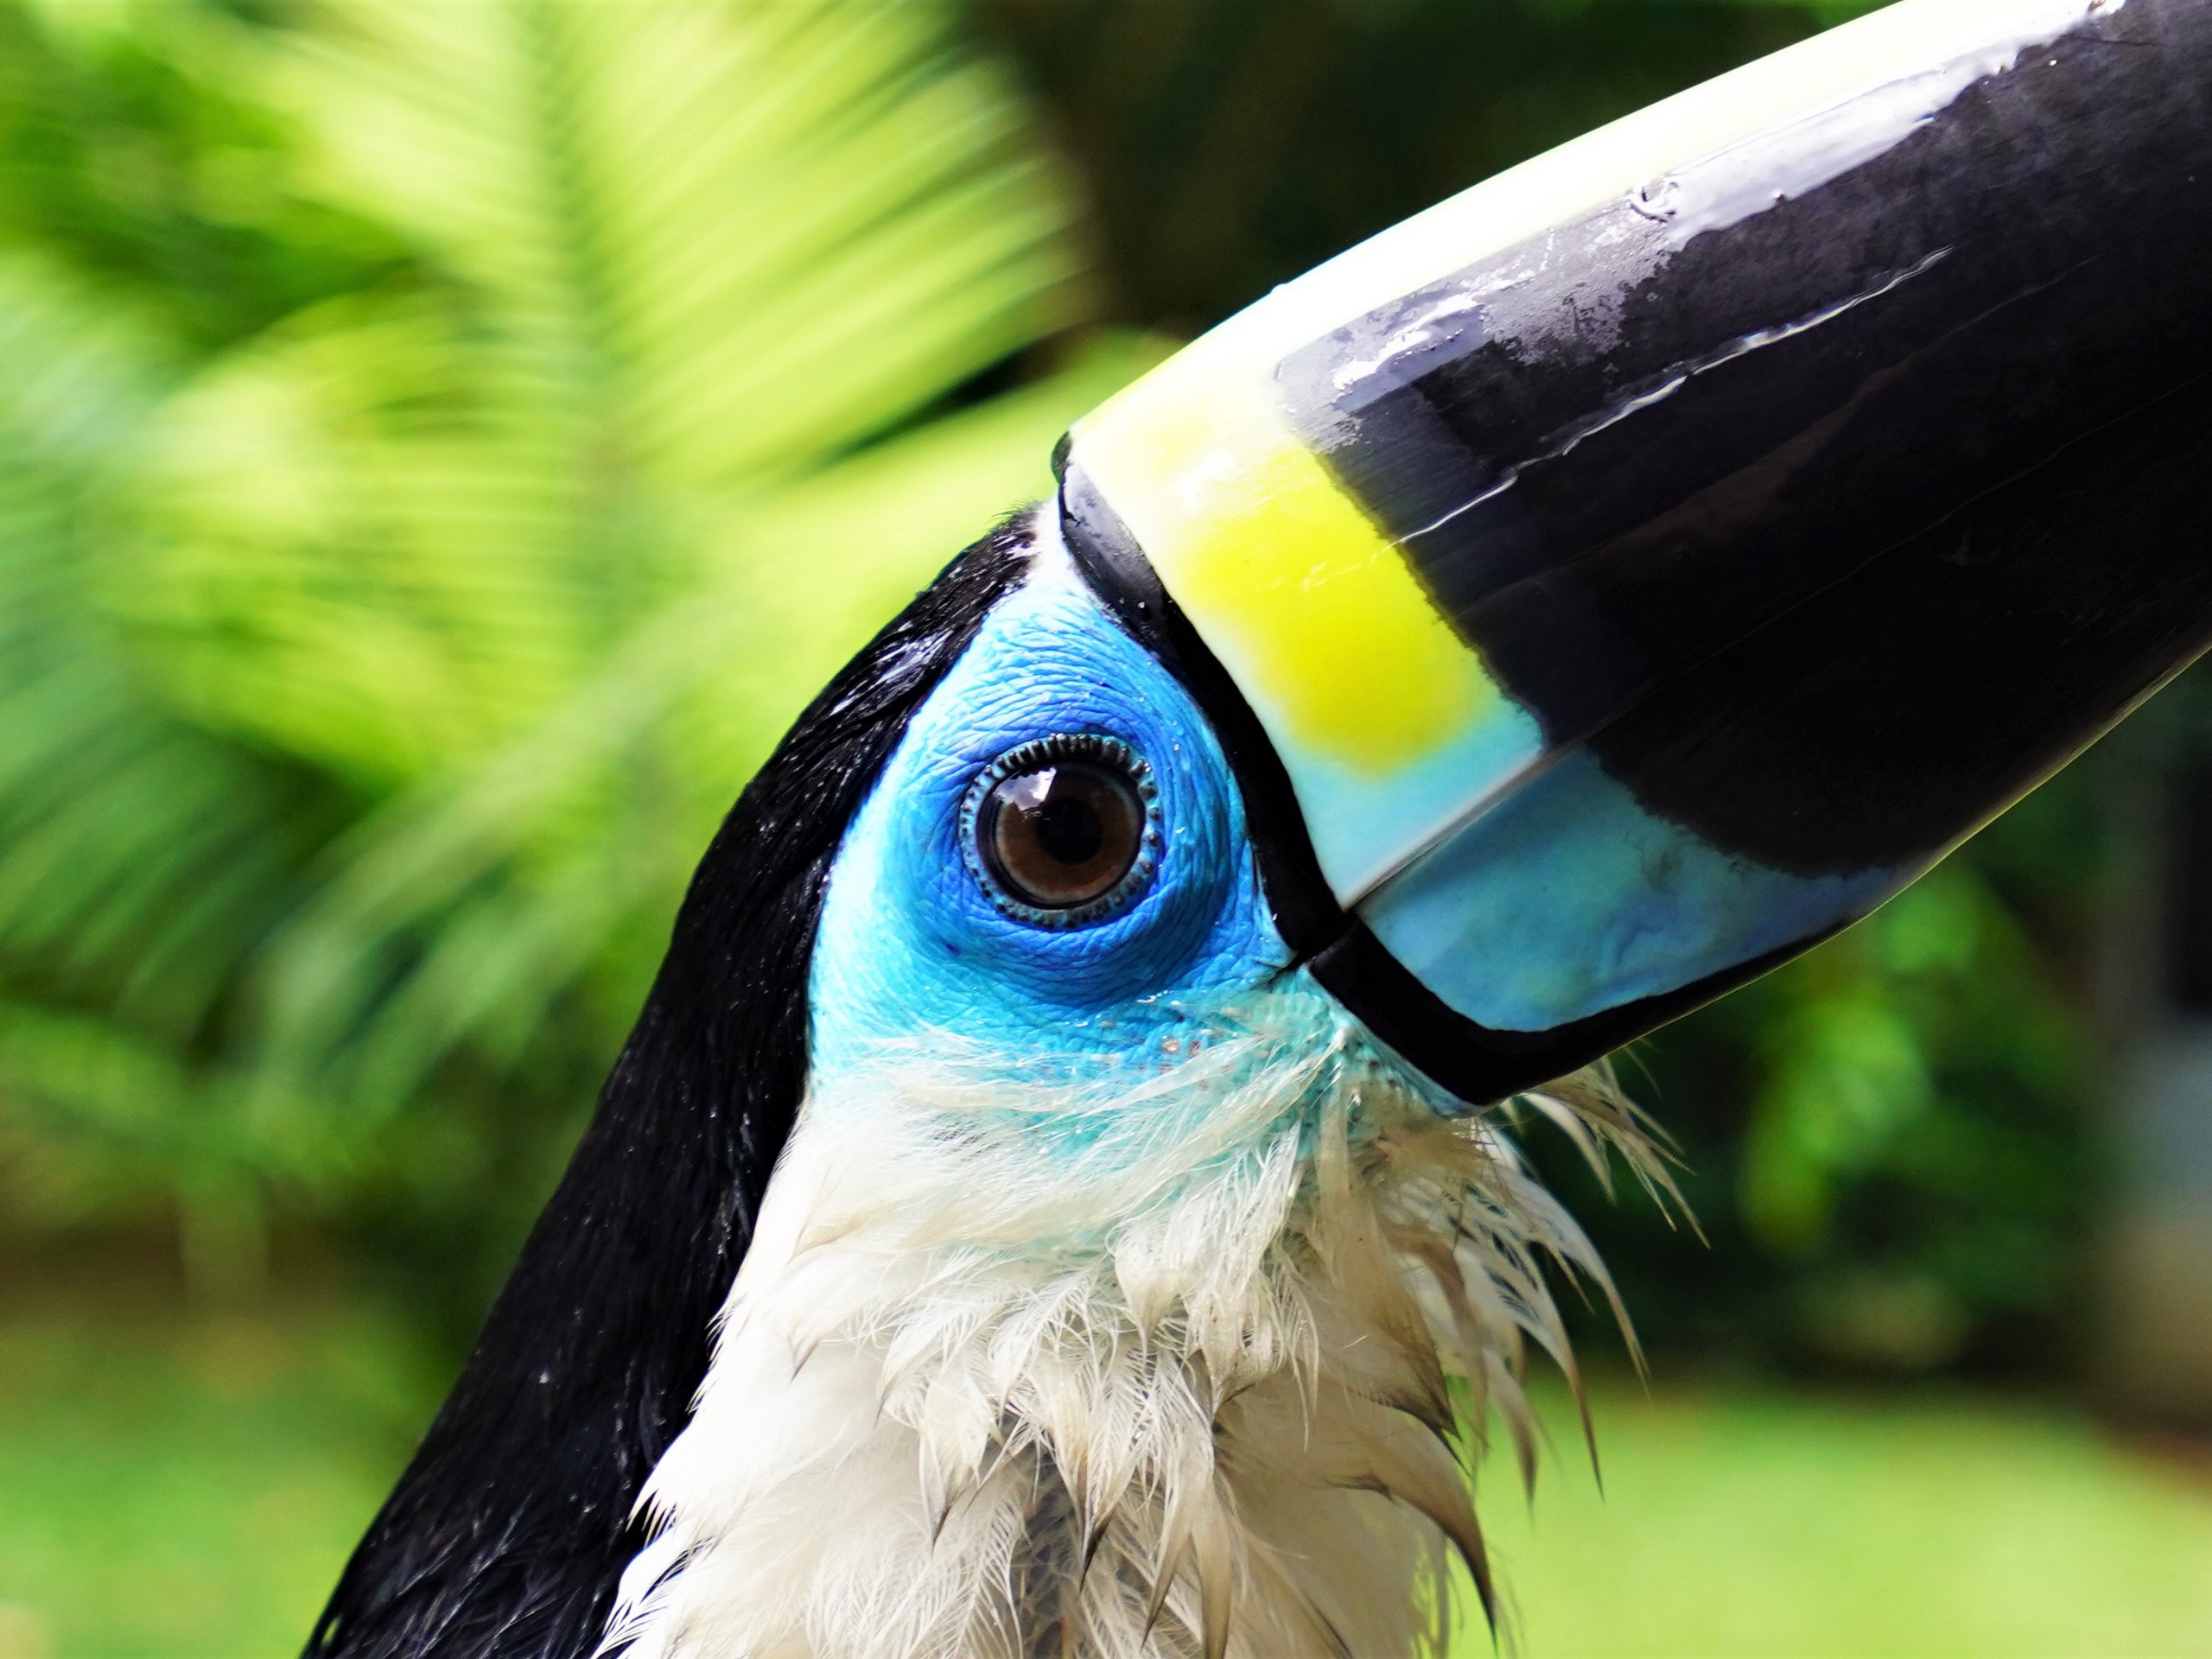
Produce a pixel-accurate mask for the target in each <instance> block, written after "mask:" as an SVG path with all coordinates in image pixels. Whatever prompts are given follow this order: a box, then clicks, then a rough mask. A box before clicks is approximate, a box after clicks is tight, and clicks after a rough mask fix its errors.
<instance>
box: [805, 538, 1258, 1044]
mask: <svg viewBox="0 0 2212 1659" xmlns="http://www.w3.org/2000/svg"><path fill="white" fill-rule="evenodd" d="M1048 536H1049V532H1048ZM1080 733H1093V734H1101V735H1104V736H1108V737H1114V738H1118V739H1120V740H1121V741H1123V742H1125V743H1127V744H1128V745H1129V746H1130V747H1132V748H1133V749H1135V751H1136V752H1137V753H1139V754H1141V755H1142V756H1143V757H1144V759H1145V760H1147V762H1148V763H1149V764H1150V766H1151V768H1152V779H1153V784H1154V788H1155V789H1156V791H1157V792H1158V798H1157V803H1156V807H1155V812H1156V817H1155V823H1157V825H1158V828H1159V829H1160V853H1159V862H1158V867H1157V868H1156V870H1155V872H1154V874H1153V876H1152V879H1151V880H1150V881H1149V882H1148V883H1147V885H1146V886H1145V887H1143V889H1142V890H1141V892H1139V893H1136V894H1135V896H1134V897H1133V898H1132V899H1130V900H1129V901H1128V903H1127V904H1125V905H1123V906H1122V907H1121V908H1120V909H1118V910H1116V912H1113V913H1112V914H1110V915H1109V916H1105V917H1103V918H1099V919H1098V920H1096V921H1095V922H1092V923H1090V924H1088V925H1082V926H1077V927H1072V928H1068V929H1065V930H1063V931H1053V930H1050V929H1046V928H1042V927H1039V926H1036V925H1033V924H1031V923H1027V922H1024V921H1021V920H1020V919H1018V918H1015V917H1013V916H1009V915H1007V913H1005V912H1003V911H1001V909H1000V908H999V906H997V905H995V903H994V902H993V901H992V899H991V897H990V895H989V894H988V893H987V892H986V891H985V889H984V887H983V886H982V881H981V880H980V879H979V878H978V877H977V876H976V874H975V873H974V871H973V870H972V869H971V868H970V864H969V860H968V859H967V858H966V857H965V856H964V855H963V848H962V846H961V843H960V818H961V804H962V802H963V799H964V798H965V797H966V795H967V792H968V790H969V785H970V784H971V783H973V781H974V780H975V779H976V775H977V773H979V772H982V770H983V769H984V768H985V767H986V766H988V765H989V764H990V763H991V762H992V761H993V760H996V759H997V758H998V757H999V756H1000V755H1001V754H1004V753H1006V752H1007V750H1009V749H1012V748H1014V747H1017V746H1019V745H1020V744H1023V743H1026V742H1029V741H1033V740H1036V739H1039V738H1046V737H1050V736H1053V735H1055V734H1080ZM1289 963H1290V953H1289V951H1288V950H1287V949H1286V948H1285V946H1284V944H1283V943H1282V940H1281V938H1280V937H1279V936H1278V935H1277V934H1276V932H1275V929H1274V922H1273V920H1272V919H1271V918H1270V917H1269V914H1268V907H1267V905H1266V902H1265V900H1264V899H1263V898H1262V894H1261V890H1260V880H1259V874H1258V871H1257V868H1256V867H1255V862H1254V860H1253V855H1252V849H1251V846H1250V844H1249V842H1248V841H1247V840H1246V837H1245V827H1244V809H1243V803H1242V801H1241V800H1240V798H1238V795H1237V791H1236V785H1235V784H1234V783H1233V781H1232V780H1231V778H1230V770H1229V765H1228V762H1227V760H1225V759H1224V756H1223V754H1222V752H1221V748H1220V746H1219V745H1218V744H1217V742H1216V741H1215V740H1214V735H1213V733H1212V731H1211V728H1209V727H1208V725H1207V723H1206V721H1205V718H1204V717H1203V716H1202V715H1200V714H1199V713H1198V709H1197V708H1196V707H1195V706H1194V705H1193V704H1192V702H1191V700H1190V698H1189V697H1188V696H1186V695H1185V693H1184V691H1183V690H1182V688H1181V687H1180V686H1179V685H1178V684H1177V683H1175V680H1174V679H1173V677H1172V676H1171V675H1169V674H1168V672H1167V671H1166V670H1165V669H1163V668H1162V667H1161V666H1160V664H1159V663H1158V662H1156V661H1155V660H1154V658H1152V657H1151V656H1150V655H1149V654H1148V653H1147V652H1146V651H1145V650H1144V649H1143V648H1142V647H1141V646H1140V645H1137V644H1136V642H1135V640H1133V639H1130V638H1129V637H1128V634H1126V633H1124V632H1122V629H1121V627H1120V626H1119V625H1118V624H1117V623H1116V622H1115V621H1114V620H1113V619H1112V618H1111V617H1110V616H1109V614H1108V613H1107V612H1106V611H1105V609H1104V608H1103V607H1102V606H1101V605H1100V604H1099V603H1098V601H1096V599H1095V598H1094V597H1093V596H1092V595H1091V594H1090V590H1089V589H1088V588H1086V587H1085V586H1084V583H1083V582H1082V579H1081V578H1080V577H1079V576H1077V575H1076V573H1075V571H1074V569H1073V568H1072V567H1071V565H1070V564H1069V563H1068V561H1067V557H1066V555H1065V552H1063V551H1061V550H1059V548H1058V545H1057V543H1055V542H1052V541H1051V540H1049V539H1048V541H1047V543H1046V545H1044V546H1043V547H1041V548H1040V550H1039V553H1038V555H1037V559H1036V563H1035V565H1034V566H1033V569H1032V573H1031V575H1030V576H1029V578H1028V580H1027V582H1026V583H1025V584H1024V585H1023V586H1022V587H1020V588H1017V589H1015V590H1014V592H1013V593H1011V594H1008V595H1007V597H1006V598H1005V599H1004V600H1003V601H1001V602H1000V604H999V607H998V608H997V609H996V610H995V611H994V612H993V613H992V614H991V615H990V616H989V617H988V619H987V620H985V621H984V623H983V626H982V629H981V630H980V632H978V633H977V635H976V639H975V641H974V643H973V644H972V645H969V648H968V651H967V652H966V654H965V655H964V656H963V657H962V658H961V659H960V660H959V662H957V664H954V666H953V668H952V670H951V671H950V672H949V673H948V674H947V675H946V676H945V677H944V682H943V683H941V684H940V685H939V686H938V688H937V690H936V691H935V692H934V693H933V694H932V695H931V697H930V698H929V700H928V701H927V702H925V703H924V704H923V705H922V707H921V709H919V710H918V712H917V714H916V715H915V716H914V719H913V721H912V724H911V725H910V726H909V727H908V728H907V732H906V738H905V740H904V741H902V742H901V743H900V744H899V747H898V749H897V751H896V752H895V753H893V756H892V759H891V761H890V763H889V765H888V766H887V767H886V768H885V770H884V773H883V776H882V777H881V779H879V780H878V782H877V784H876V785H875V788H874V792H873V793H871V794H870V795H869V797H868V800H867V801H866V803H865V804H863V805H862V807H861V810H860V812H859V813H858V814H857V815H856V817H855V819H854V822H853V824H852V827H851V829H849V831H848V832H847V834H846V836H845V842H844V844H843V846H842V848H841V849H839V852H838V855H837V860H836V864H835V865H834V866H833V867H832V868H831V871H830V878H829V891H828V893H827V894H826V895H825V896H824V900H823V911H822V919H821V923H820V926H819V931H818V932H817V936H816V943H815V954H814V965H813V969H812V983H811V1001H812V1007H813V1027H812V1058H813V1065H814V1068H815V1071H816V1073H817V1077H819V1076H821V1075H823V1074H824V1073H832V1072H836V1071H841V1070H842V1069H844V1068H847V1067H849V1066H856V1065H864V1064H866V1063H868V1061H869V1060H871V1059H873V1058H877V1057H880V1056H881V1055H883V1054H884V1053H885V1052H887V1049H896V1048H898V1047H899V1046H902V1045H903V1046H912V1045H916V1044H931V1043H940V1042H943V1041H944V1040H946V1039H952V1040H955V1041H961V1042H962V1043H963V1046H969V1047H972V1048H980V1049H984V1050H988V1051H996V1052H1002V1053H1004V1054H1005V1055H1007V1057H1008V1063H1009V1065H1010V1067H1014V1068H1017V1069H1019V1070H1020V1072H1021V1074H1022V1075H1023V1076H1025V1077H1036V1076H1039V1074H1040V1073H1041V1074H1042V1075H1044V1076H1046V1077H1055V1078H1065V1079H1066V1080H1070V1081H1076V1080H1080V1079H1083V1078H1084V1077H1091V1076H1095V1075H1097V1074H1099V1073H1100V1072H1101V1071H1103V1069H1104V1068H1106V1067H1110V1066H1112V1065H1116V1064H1118V1063H1119V1062H1120V1061H1121V1060H1122V1059H1126V1058H1130V1057H1133V1056H1142V1055H1144V1054H1147V1053H1148V1052H1173V1049H1172V1048H1168V1047H1166V1045H1167V1044H1168V1043H1169V1042H1170V1041H1171V1040H1172V1039H1177V1038H1179V1037H1180V1036H1182V1035H1183V1034H1184V1033H1185V1032H1186V1030H1189V1029H1192V1027H1194V1025H1195V1023H1196V1022H1197V1020H1198V1017H1199V1016H1198V1011H1199V1010H1201V1009H1203V1008H1205V1007H1209V1006H1211V1007H1218V1006H1220V1005H1221V1003H1222V1002H1223V1001H1224V999H1227V998H1230V997H1233V996H1234V995H1236V994H1237V993H1239V992H1241V991H1245V990H1249V989H1252V988H1259V987H1262V986H1265V985H1266V984H1267V983H1268V982H1270V981H1272V980H1274V978H1276V977H1277V976H1280V975H1281V973H1282V972H1283V970H1284V969H1286V968H1287V966H1288V965H1289Z"/></svg>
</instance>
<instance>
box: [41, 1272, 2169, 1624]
mask: <svg viewBox="0 0 2212 1659" xmlns="http://www.w3.org/2000/svg"><path fill="white" fill-rule="evenodd" d="M399 1328H400V1327H398V1326H397V1325H387V1324H380V1323H379V1322H378V1321H377V1320H375V1319H372V1318H370V1317H368V1316H366V1315H365V1314H363V1313H359V1312H352V1313H332V1312H328V1311H322V1310H308V1311H304V1312H295V1313H289V1314H285V1315H282V1316H276V1315H264V1316H261V1317H256V1318H230V1319H205V1318H186V1317H183V1316H181V1315H180V1316H164V1315H162V1314H161V1313H158V1312H149V1313H144V1314H142V1315H140V1316H139V1317H137V1318H136V1319H130V1320H128V1321H118V1320H116V1319H103V1320H102V1321H101V1322H100V1323H99V1324H97V1325H86V1324H83V1323H80V1322H79V1321H77V1320H76V1319H73V1318H71V1317H70V1316H69V1315H68V1314H67V1313H48V1314H45V1315H41V1316H38V1317H21V1316H19V1317H16V1318H15V1319H9V1320H4V1321H0V1609H3V1610H4V1611H0V1659H92V1656H100V1659H108V1656H162V1659H188V1656H206V1659H248V1656H260V1655H272V1656H273V1655H282V1654H286V1653H289V1652H293V1651H296V1649H297V1647H298V1644H299V1642H300V1639H301V1637H302V1636H303V1634H304V1633H305V1631H306V1629H307V1626H308V1623H309V1622H310V1621H311V1620H312V1618H313V1617H314V1614H315V1609H316V1607H317V1606H318V1605H320V1603H321V1598H322V1596H323V1594H324V1592H326V1591H327V1588H328V1586H329V1584H330V1581H331V1580H332V1578H333V1577H334V1574H335V1573H336V1572H337V1570H338V1567H339V1565H340V1561H341V1560H343V1559H344V1556H345V1554H346V1550H347V1548H349V1547H350V1546H351V1545H352V1543H353V1539H354V1537H355V1536H356V1535H358V1533H359V1530H360V1529H361V1527H362V1525H363V1524H364V1523H365V1521H366V1520H367V1518H368V1516H369V1515H370V1513H371V1512H372V1510H373V1509H374V1507H375V1505H376V1503H377V1502H378V1498H379V1497H381V1496H382V1495H383V1492H384V1490H385V1486H386V1484H388V1483H389V1481H390V1479H391V1476H392V1474H393V1472H394V1471H395V1470H396V1468H397V1465H398V1463H399V1462H400V1461H401V1460H402V1459H404V1456H405V1454H406V1450H407V1446H408V1443H409V1440H410V1437H411V1435H412V1434H413V1433H415V1431H416V1428H417V1427H418V1426H419V1423H420V1421H421V1418H422V1414H423V1412H424V1411H425V1410H426V1409H427V1408H428V1406H429V1403H430V1402H432V1401H434V1400H435V1394H436V1389H437V1376H436V1374H435V1367H434V1366H433V1365H432V1364H431V1363H429V1361H428V1360H427V1359H426V1358H425V1357H421V1356H419V1355H418V1354H416V1353H415V1352H413V1351H411V1350H410V1348H409V1347H408V1345H407V1344H405V1343H404V1341H403V1340H401V1338H399V1336H398V1335H397V1332H398V1330H399ZM1554 1403H1556V1402H1554ZM1596 1407H1597V1415H1598V1422H1599V1443H1600V1450H1601V1452H1603V1454H1604V1459H1605V1489H1606V1490H1605V1494H1604V1495H1603V1496H1602V1497H1601V1496H1600V1495H1599V1492H1598V1491H1597V1489H1596V1486H1595V1484H1594V1483H1593V1481H1592V1478H1591V1474H1590V1471H1589V1467H1588V1464H1587V1461H1586V1459H1585V1458H1584V1457H1583V1455H1582V1453H1581V1451H1580V1446H1579V1444H1578V1443H1577V1440H1576V1436H1575V1433H1574V1431H1573V1427H1572V1422H1571V1418H1570V1417H1569V1416H1567V1414H1564V1413H1561V1412H1558V1411H1554V1423H1553V1438H1554V1441H1555V1443H1556V1444H1555V1447H1554V1452H1553V1454H1552V1455H1551V1456H1550V1457H1549V1458H1548V1460H1547V1462H1546V1464H1545V1467H1544V1470H1543V1473H1542V1476H1541V1483H1540V1487H1539V1491H1538V1494H1537V1498H1536V1502H1535V1505H1534V1507H1533V1510H1532V1509H1531V1508H1530V1507H1529V1505H1528V1504H1526V1503H1524V1502H1523V1501H1522V1497H1521V1494H1520V1492H1519V1490H1518V1487H1517V1484H1516V1481H1515V1478H1514V1476H1513V1474H1512V1472H1511V1471H1510V1468H1509V1467H1507V1466H1506V1465H1502V1464H1501V1465H1493V1466H1492V1467H1491V1469H1490V1470H1489V1471H1487V1472H1486V1473H1485V1475H1484V1480H1483V1487H1484V1497H1485V1506H1484V1516H1485V1520H1486V1522H1487V1524H1488V1525H1489V1527H1490V1529H1491V1533H1492V1535H1493V1541H1494V1545H1495V1549H1496V1553H1497V1556H1498V1558H1499V1562H1500V1566H1501V1567H1502V1569H1503V1576H1504V1580H1505V1582H1506V1584H1507V1586H1508V1593H1509V1595H1510V1598H1511V1600H1512V1602H1513V1604H1514V1605H1515V1608H1516V1628H1517V1632H1518V1640H1519V1643H1520V1646H1521V1649H1522V1652H1524V1653H1525V1654H1526V1655H1528V1656H1529V1659H1570V1656H1600V1655H1603V1656H1624V1659H1625V1656H1649V1659H1662V1656H1665V1659H1674V1656H1680V1659H1726V1656H1738V1655H1741V1656H1746V1659H1797V1656H1851V1659H1858V1656H1866V1659H1873V1656H1942V1659H1951V1656H1961V1659H1963V1656H1983V1655H1986V1656H1990V1659H2035V1656H2068V1659H2077V1656H2079V1659H2088V1656H2107V1655H2110V1656H2120V1655H2128V1656H2141V1655H2147V1656H2161V1659H2164V1656H2174V1659H2179V1656H2188V1655H2212V1465H2207V1464H2202V1463H2198V1462H2196V1461H2194V1460H2192V1458H2191V1456H2190V1452H2189V1451H2188V1449H2187V1448H2185V1447H2182V1448H2176V1447H2163V1448H2160V1447H2149V1446H2133V1445H2130V1444H2126V1443H2124V1442H2121V1441H2120V1440H2115V1439H2113V1438H2112V1437H2111V1436H2109V1435H2108V1434H2107V1433H2104V1432H2102V1431H2101V1430H2100V1429H2098V1428H2097V1427H2094V1425H2093V1424H2092V1423H2091V1422H2090V1421H2088V1419H2086V1418H2084V1417H2083V1416H2082V1415H2080V1414H2076V1413H2074V1412H2071V1411H2068V1410H2065V1409H2062V1408H2056V1407H2047V1406H2040V1405H2037V1404H2034V1403H2024V1402H2013V1401H2005V1400H2001V1399H1995V1398H1988V1397H1978V1396H1974V1395H1967V1394H1960V1393H1932V1394H1910V1395H1865V1396H1851V1395H1823V1396H1815V1397H1805V1396H1797V1395H1787V1394H1783V1393H1779V1392H1777V1391H1774V1390H1771V1389H1762V1388H1758V1387H1755V1386H1749V1385H1745V1386H1741V1387H1732V1388H1715V1387H1707V1388H1704V1389H1698V1390H1694V1391H1691V1390H1684V1389H1676V1388H1675V1387H1672V1386H1669V1384H1668V1383H1666V1382H1665V1380H1664V1379H1662V1381H1661V1383H1659V1384H1658V1385H1657V1386H1656V1388H1655V1389H1654V1391H1653V1392H1652V1393H1650V1394H1649V1395H1646V1394H1644V1393H1643V1392H1642V1391H1641V1390H1639V1389H1637V1388H1636V1386H1635V1385H1634V1384H1633V1383H1627V1382H1624V1381H1617V1382H1614V1383H1608V1384H1605V1385H1602V1386H1601V1387H1600V1389H1599V1392H1598V1397H1597V1401H1596ZM1463 1651H1464V1653H1465V1655H1466V1656H1468V1659H1474V1656H1478V1655H1484V1654H1489V1653H1491V1651H1492V1649H1491V1646H1490V1644H1489V1643H1488V1642H1487V1640H1486V1639H1484V1638H1482V1637H1479V1636H1477V1637H1473V1638H1472V1639H1471V1640H1470V1641H1469V1642H1468V1643H1466V1644H1465V1647H1464V1649H1463Z"/></svg>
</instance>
